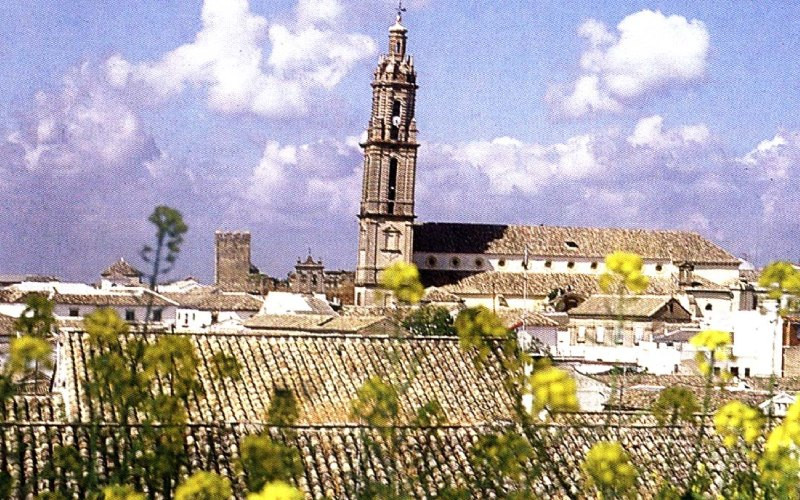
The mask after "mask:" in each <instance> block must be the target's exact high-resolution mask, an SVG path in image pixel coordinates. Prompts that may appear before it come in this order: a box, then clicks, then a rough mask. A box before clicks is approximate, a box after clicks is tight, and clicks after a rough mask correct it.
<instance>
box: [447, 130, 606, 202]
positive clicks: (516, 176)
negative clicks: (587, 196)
mask: <svg viewBox="0 0 800 500" xmlns="http://www.w3.org/2000/svg"><path fill="white" fill-rule="evenodd" d="M596 146H597V144H596V140H595V137H594V136H592V135H579V136H575V137H571V138H569V139H568V140H566V141H565V142H563V143H557V144H550V145H541V144H525V143H523V142H521V141H519V140H517V139H513V138H510V137H499V138H496V139H493V140H491V141H474V142H469V143H463V144H459V145H455V146H454V147H452V148H439V149H440V150H443V151H447V150H449V154H450V155H451V156H452V158H453V159H454V160H456V161H460V162H463V163H465V164H467V165H470V166H471V167H473V168H474V169H476V170H477V171H478V172H480V173H481V174H482V175H485V176H486V178H487V179H488V181H489V183H490V185H491V188H492V189H493V190H494V191H495V192H498V193H505V194H507V193H511V192H513V191H515V190H518V191H522V192H524V193H528V194H530V193H535V192H537V191H538V190H539V189H541V187H542V186H544V185H546V184H547V183H548V182H551V181H552V179H553V178H568V179H580V178H583V177H586V176H588V175H590V174H592V173H597V172H599V171H601V170H602V169H603V168H604V165H603V160H602V159H601V158H599V157H598V152H597V151H596Z"/></svg>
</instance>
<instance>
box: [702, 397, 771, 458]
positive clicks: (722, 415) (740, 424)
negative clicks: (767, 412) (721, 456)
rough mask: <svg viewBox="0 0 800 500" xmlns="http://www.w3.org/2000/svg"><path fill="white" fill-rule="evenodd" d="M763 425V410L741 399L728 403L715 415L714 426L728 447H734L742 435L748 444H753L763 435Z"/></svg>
mask: <svg viewBox="0 0 800 500" xmlns="http://www.w3.org/2000/svg"><path fill="white" fill-rule="evenodd" d="M763 426H764V418H763V415H762V414H761V412H760V411H759V410H758V409H756V408H753V407H751V406H748V405H746V404H744V403H742V402H741V401H731V402H729V403H727V404H726V405H725V406H723V407H722V408H720V409H719V410H717V413H716V415H714V428H715V429H716V430H717V433H718V434H719V435H720V436H722V439H723V441H724V442H725V446H727V447H728V448H733V446H735V445H736V442H737V441H738V439H739V438H740V437H741V438H742V439H744V441H745V442H746V443H747V444H753V443H754V442H755V440H756V439H758V436H760V435H761V429H762V427H763Z"/></svg>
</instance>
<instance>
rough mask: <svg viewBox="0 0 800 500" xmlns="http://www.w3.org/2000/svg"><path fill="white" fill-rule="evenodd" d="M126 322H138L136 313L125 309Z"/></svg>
mask: <svg viewBox="0 0 800 500" xmlns="http://www.w3.org/2000/svg"><path fill="white" fill-rule="evenodd" d="M125 321H136V311H134V310H133V309H125Z"/></svg>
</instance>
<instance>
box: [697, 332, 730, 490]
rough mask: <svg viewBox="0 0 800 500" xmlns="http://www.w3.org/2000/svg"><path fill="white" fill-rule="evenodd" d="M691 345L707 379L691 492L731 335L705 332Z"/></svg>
mask: <svg viewBox="0 0 800 500" xmlns="http://www.w3.org/2000/svg"><path fill="white" fill-rule="evenodd" d="M689 343H690V344H691V345H693V346H695V347H696V348H697V349H698V351H697V355H696V356H695V360H696V361H697V365H698V368H699V370H700V373H701V374H703V376H704V377H705V387H704V389H703V406H702V408H701V411H702V413H701V415H700V429H699V431H698V437H697V440H696V441H695V443H694V453H693V455H692V463H691V468H690V473H689V474H690V475H689V485H688V488H689V489H690V490H691V489H692V488H693V487H694V486H695V484H696V482H697V480H698V479H699V478H698V477H697V464H698V462H699V460H700V451H701V449H702V446H703V443H704V441H705V440H706V425H707V422H708V413H709V411H710V408H711V391H712V389H713V387H714V371H715V368H716V366H715V365H716V363H717V362H718V361H725V360H727V359H728V358H729V357H730V345H731V334H730V333H729V332H724V331H721V330H703V331H702V332H700V333H698V334H697V335H695V336H694V337H692V338H691V339H689Z"/></svg>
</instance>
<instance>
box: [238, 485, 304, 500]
mask: <svg viewBox="0 0 800 500" xmlns="http://www.w3.org/2000/svg"><path fill="white" fill-rule="evenodd" d="M302 499H303V492H301V491H300V490H298V489H297V488H295V487H294V486H291V485H289V484H287V483H284V482H283V481H273V482H271V483H267V485H266V486H264V489H263V490H261V492H260V493H251V494H249V495H247V500H302Z"/></svg>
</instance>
